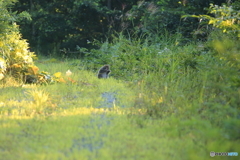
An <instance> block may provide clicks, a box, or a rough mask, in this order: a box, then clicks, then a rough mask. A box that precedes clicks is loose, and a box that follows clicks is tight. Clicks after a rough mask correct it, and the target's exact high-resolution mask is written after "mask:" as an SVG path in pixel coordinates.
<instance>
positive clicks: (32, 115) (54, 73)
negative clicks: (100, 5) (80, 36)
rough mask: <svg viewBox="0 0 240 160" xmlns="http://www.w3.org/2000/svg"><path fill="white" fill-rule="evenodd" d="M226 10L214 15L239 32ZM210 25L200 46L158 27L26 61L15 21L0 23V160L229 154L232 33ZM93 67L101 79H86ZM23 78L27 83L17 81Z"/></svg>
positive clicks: (238, 126)
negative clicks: (76, 52) (102, 72)
mask: <svg viewBox="0 0 240 160" xmlns="http://www.w3.org/2000/svg"><path fill="white" fill-rule="evenodd" d="M161 2H162V1H161ZM159 3H160V1H159ZM162 3H163V2H162ZM182 3H183V2H182ZM0 4H3V3H0ZM5 5H6V4H5ZM146 5H149V3H147V4H146ZM211 9H212V10H217V11H218V12H216V13H219V12H221V7H211V8H210V10H211ZM225 9H227V6H224V10H225ZM235 12H237V11H233V13H234V15H235V17H233V16H226V17H225V16H224V15H222V14H220V15H221V16H223V17H224V18H223V19H224V20H226V21H228V18H230V19H231V18H233V19H235V20H234V23H232V25H234V26H237V28H239V22H238V16H237V15H236V14H235ZM139 13H140V12H139ZM212 13H214V12H212ZM1 15H4V14H1ZM1 15H0V18H4V16H2V17H1ZM218 15H219V14H216V15H215V17H211V18H210V21H211V20H212V19H214V20H217V19H218V18H219V17H218ZM8 16H9V17H11V14H9V15H8ZM188 17H189V16H188ZM193 17H196V16H193ZM202 17H206V16H199V17H197V18H202ZM5 18H6V17H5ZM146 21H147V20H146ZM208 23H210V22H208ZM211 23H212V22H211ZM214 23H215V27H214V26H213V30H212V31H209V35H208V37H207V38H208V39H207V41H206V42H202V41H197V42H196V41H193V42H191V43H187V44H186V42H185V39H184V38H183V37H182V34H171V33H169V32H167V31H166V32H165V33H164V34H156V35H154V36H153V35H144V36H142V37H140V38H139V36H134V35H136V34H134V35H131V34H129V35H128V36H126V35H124V34H122V33H118V34H114V35H112V37H110V38H109V39H111V40H109V41H106V42H104V43H103V42H100V41H97V40H95V41H92V42H89V43H91V45H93V46H95V48H97V49H87V48H80V50H81V51H84V52H85V53H84V54H85V57H84V58H83V59H81V60H79V59H67V58H64V59H63V58H62V57H61V58H55V57H54V58H46V57H40V58H39V59H36V60H35V63H33V59H32V58H33V57H34V55H33V53H32V52H30V51H28V50H27V49H28V44H27V42H26V41H25V40H23V39H22V38H21V35H20V33H19V31H18V27H17V26H16V25H15V24H14V23H4V25H2V26H5V28H4V27H2V26H0V27H2V28H1V29H2V30H1V31H2V32H1V33H0V36H1V37H0V56H1V57H0V58H1V59H0V87H1V89H0V95H1V96H0V129H1V132H0V159H4V160H10V159H19V160H25V159H39V160H41V159H104V160H105V159H173V160H179V159H189V160H190V159H196V160H198V159H199V160H205V159H213V158H212V157H210V156H209V153H210V152H211V151H215V152H239V142H240V136H239V135H240V121H239V118H240V107H239V106H240V74H239V70H240V65H239V50H240V48H239V45H238V44H239V38H238V36H237V35H238V33H239V31H238V29H236V27H233V28H231V26H228V28H227V30H228V32H225V29H226V28H224V27H216V26H217V25H219V24H218V21H215V22H214ZM200 25H203V26H204V25H205V26H207V25H209V24H206V23H205V24H200ZM220 25H221V24H220ZM7 28H10V30H7ZM13 28H14V29H13ZM235 29H236V30H235ZM231 30H232V31H233V32H231ZM8 31H9V32H8ZM4 35H6V36H5V37H4ZM7 36H9V38H6V37H7ZM183 41H184V43H183ZM1 44H3V45H1ZM20 44H21V45H20ZM24 57H28V58H29V59H26V58H24ZM103 64H109V65H110V66H111V71H112V72H111V74H110V78H109V79H98V78H97V76H96V74H97V69H98V68H99V67H101V66H102V65H103ZM14 66H19V67H18V69H19V70H14V69H13V68H14ZM37 66H38V67H37ZM38 68H40V69H41V70H42V71H47V72H40V71H38V70H39V69H38ZM13 73H14V74H13ZM16 73H17V74H16ZM16 75H17V76H16ZM27 76H28V77H30V79H31V80H32V81H31V83H32V84H26V83H23V79H22V77H27ZM33 80H35V81H33ZM25 81H26V79H25ZM26 82H27V81H26ZM28 82H29V81H28ZM222 158H223V157H221V159H222ZM214 159H220V157H214ZM225 159H228V157H225ZM231 159H239V158H238V157H231Z"/></svg>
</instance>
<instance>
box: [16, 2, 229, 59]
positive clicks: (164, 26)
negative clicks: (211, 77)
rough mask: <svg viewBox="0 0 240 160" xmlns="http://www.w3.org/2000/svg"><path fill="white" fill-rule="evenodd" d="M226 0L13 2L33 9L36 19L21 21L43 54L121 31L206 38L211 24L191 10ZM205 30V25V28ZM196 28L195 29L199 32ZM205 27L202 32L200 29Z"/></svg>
mask: <svg viewBox="0 0 240 160" xmlns="http://www.w3.org/2000/svg"><path fill="white" fill-rule="evenodd" d="M227 2H228V1H226V0H180V1H177V0H149V1H147V0H146V1H139V0H91V1H87V0H47V1H43V0H19V1H18V2H17V3H16V4H15V6H14V7H13V8H12V10H13V11H17V12H18V13H21V12H22V11H27V12H28V13H29V14H30V15H31V18H32V20H26V19H23V20H21V21H19V22H18V24H19V25H20V29H21V33H22V34H23V37H24V38H25V39H28V41H29V43H30V47H31V50H32V51H34V52H36V53H37V54H40V53H41V54H43V55H50V54H51V55H53V54H55V55H61V54H66V55H67V56H70V55H71V54H75V56H80V55H81V52H79V51H80V50H81V48H91V47H93V44H92V43H91V42H93V41H94V40H99V41H105V40H106V39H108V40H110V39H111V36H112V35H113V34H115V33H120V32H122V33H123V34H128V35H131V36H133V35H135V36H140V35H141V36H143V35H145V36H146V35H147V36H151V35H160V34H165V33H166V32H168V33H171V34H175V33H178V34H181V35H182V36H183V39H185V41H188V40H192V39H195V40H204V39H205V38H206V36H207V31H206V29H205V28H201V27H199V22H198V19H194V18H188V19H181V16H182V15H186V14H189V15H191V14H195V15H199V14H208V11H207V9H206V8H208V7H209V4H210V3H213V4H216V5H221V4H222V3H227ZM199 30H200V31H199ZM194 31H195V32H194ZM196 31H199V32H196Z"/></svg>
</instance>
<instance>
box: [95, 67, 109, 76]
mask: <svg viewBox="0 0 240 160" xmlns="http://www.w3.org/2000/svg"><path fill="white" fill-rule="evenodd" d="M110 72H111V71H110V66H109V65H104V66H102V67H101V68H100V69H99V71H98V78H108V74H109V73H110Z"/></svg>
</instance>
